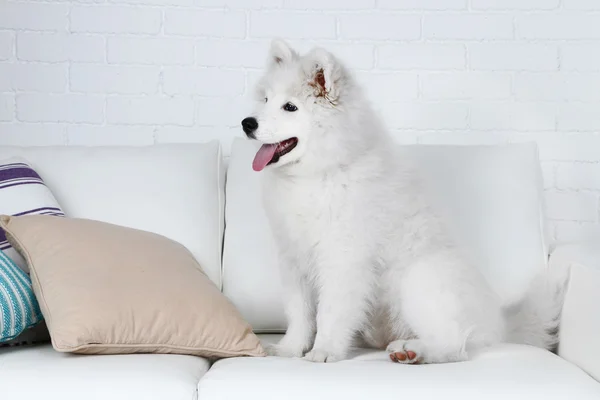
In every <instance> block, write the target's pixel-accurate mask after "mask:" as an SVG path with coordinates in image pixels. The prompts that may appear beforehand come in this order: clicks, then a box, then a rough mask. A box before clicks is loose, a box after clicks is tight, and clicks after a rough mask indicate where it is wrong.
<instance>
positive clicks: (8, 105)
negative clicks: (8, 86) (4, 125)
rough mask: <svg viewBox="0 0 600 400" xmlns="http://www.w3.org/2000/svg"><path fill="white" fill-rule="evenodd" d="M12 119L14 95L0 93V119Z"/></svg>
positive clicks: (13, 115) (13, 114)
mask: <svg viewBox="0 0 600 400" xmlns="http://www.w3.org/2000/svg"><path fill="white" fill-rule="evenodd" d="M13 119H15V95H14V94H12V93H0V121H12V120H13Z"/></svg>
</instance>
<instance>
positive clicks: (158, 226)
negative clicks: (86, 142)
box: [0, 141, 225, 286]
mask: <svg viewBox="0 0 600 400" xmlns="http://www.w3.org/2000/svg"><path fill="white" fill-rule="evenodd" d="M11 157H21V158H23V159H25V160H26V161H27V162H28V163H29V164H30V165H32V166H33V168H34V169H36V171H37V172H38V173H39V174H40V175H41V177H42V178H43V179H44V181H45V182H46V184H47V186H48V187H49V188H50V190H51V191H52V192H53V193H54V196H55V197H56V199H57V200H58V202H59V204H60V205H61V207H62V208H63V210H64V211H65V214H66V215H67V216H69V217H76V218H88V219H95V220H100V221H104V222H109V223H114V224H118V225H123V226H128V227H131V228H136V229H142V230H146V231H150V232H154V233H158V234H161V235H164V236H166V237H168V238H171V239H173V240H176V241H178V242H180V243H182V244H183V245H184V246H186V247H187V248H188V249H189V250H190V251H191V252H192V253H193V254H194V256H195V257H196V258H197V260H198V261H199V262H200V264H201V265H202V267H203V269H204V271H205V272H206V273H207V275H208V276H209V277H210V278H211V279H212V280H213V282H215V283H216V284H217V285H219V286H220V285H221V250H222V237H223V221H224V214H223V213H224V181H225V179H224V178H225V169H224V166H223V160H222V156H221V147H220V144H219V143H218V142H217V141H213V142H210V143H207V144H169V145H157V146H146V147H76V146H66V147H22V148H20V147H1V148H0V161H1V160H4V159H7V158H11ZM1 211H2V210H1V205H0V213H1ZM167 267H168V266H167ZM116 278H117V279H118V277H116Z"/></svg>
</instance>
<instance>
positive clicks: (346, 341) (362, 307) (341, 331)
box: [305, 251, 373, 362]
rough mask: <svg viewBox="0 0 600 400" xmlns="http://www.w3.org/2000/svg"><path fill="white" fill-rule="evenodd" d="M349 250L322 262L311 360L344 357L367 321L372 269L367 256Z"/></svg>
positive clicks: (307, 355) (328, 360)
mask: <svg viewBox="0 0 600 400" xmlns="http://www.w3.org/2000/svg"><path fill="white" fill-rule="evenodd" d="M348 253H352V252H350V251H348V252H347V253H346V254H338V255H336V256H333V255H331V254H330V255H329V256H330V257H327V258H328V259H330V260H331V261H332V263H331V264H330V263H322V264H321V265H319V270H318V274H319V277H318V284H319V288H320V293H319V302H318V306H317V335H316V338H315V345H314V347H313V349H312V350H311V351H310V352H308V353H307V354H306V356H305V358H306V359H307V360H309V361H314V362H335V361H339V360H342V359H344V358H345V357H346V356H347V354H348V351H349V350H350V347H351V346H352V341H353V339H354V336H355V334H356V332H357V331H359V330H360V329H361V327H362V326H363V324H364V323H365V322H366V319H367V311H368V307H369V296H370V295H371V294H372V292H373V284H372V282H373V276H372V275H373V271H372V270H371V268H370V266H369V264H368V262H367V261H364V260H365V259H364V258H361V257H355V256H356V254H348ZM334 260H335V261H334ZM361 260H362V262H361Z"/></svg>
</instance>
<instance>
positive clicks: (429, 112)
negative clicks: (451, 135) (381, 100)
mask: <svg viewBox="0 0 600 400" xmlns="http://www.w3.org/2000/svg"><path fill="white" fill-rule="evenodd" d="M382 115H383V117H384V118H385V120H386V121H387V123H388V124H389V126H390V127H391V128H395V129H449V130H451V129H465V128H466V127H467V115H468V106H467V105H466V104H461V103H416V102H407V103H392V104H386V105H384V106H383V108H382Z"/></svg>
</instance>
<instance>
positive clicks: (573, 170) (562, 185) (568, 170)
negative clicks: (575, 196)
mask: <svg viewBox="0 0 600 400" xmlns="http://www.w3.org/2000/svg"><path fill="white" fill-rule="evenodd" d="M556 186H557V187H558V188H559V189H574V190H578V189H593V190H600V164H599V163H594V164H584V163H561V164H560V165H559V166H558V169H557V172H556Z"/></svg>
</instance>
